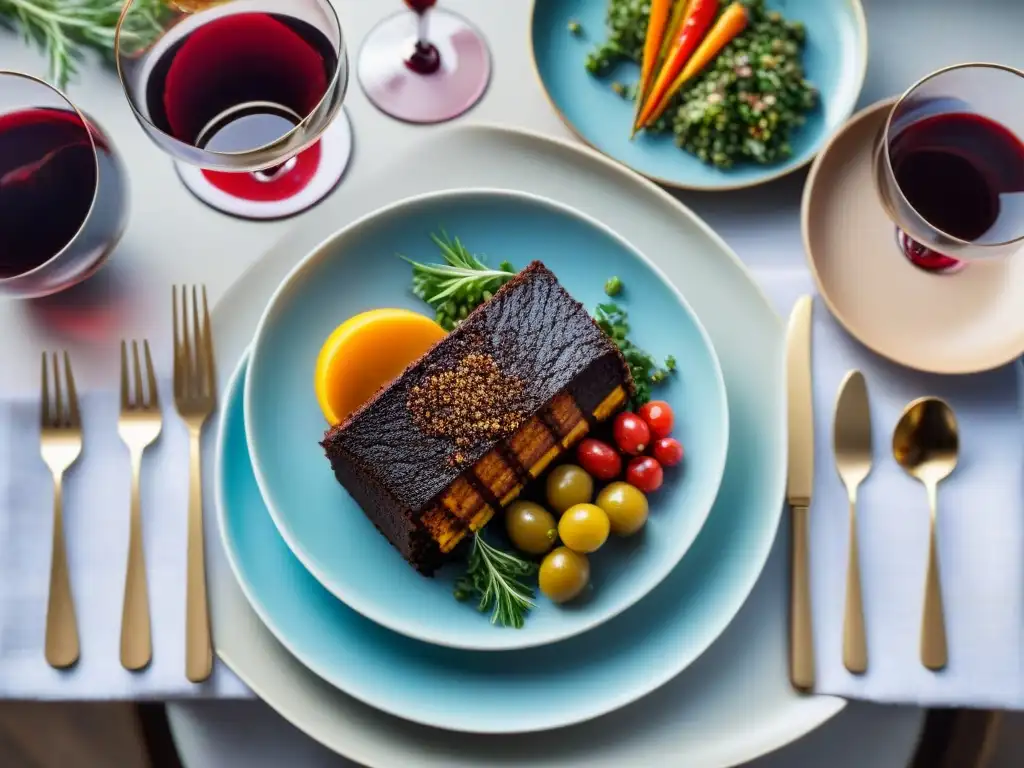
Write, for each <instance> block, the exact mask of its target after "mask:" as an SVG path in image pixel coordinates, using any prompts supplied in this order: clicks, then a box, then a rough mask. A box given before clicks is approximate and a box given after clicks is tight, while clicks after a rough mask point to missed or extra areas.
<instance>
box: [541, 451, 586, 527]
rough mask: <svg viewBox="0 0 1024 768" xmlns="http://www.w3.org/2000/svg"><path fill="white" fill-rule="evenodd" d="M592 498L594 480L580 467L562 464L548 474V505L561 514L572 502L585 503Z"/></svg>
mask: <svg viewBox="0 0 1024 768" xmlns="http://www.w3.org/2000/svg"><path fill="white" fill-rule="evenodd" d="M592 498H594V480H593V478H592V477H591V476H590V475H588V474H587V473H586V471H585V470H584V469H583V468H582V467H577V466H576V465H575V464H563V465H562V466H560V467H555V468H554V469H553V470H551V474H549V475H548V484H547V499H548V506H549V507H551V509H552V510H554V512H555V514H558V515H560V514H562V513H563V512H565V510H567V509H568V508H569V507H571V506H573V505H574V504H586V503H587V502H589V501H590V500H591V499H592Z"/></svg>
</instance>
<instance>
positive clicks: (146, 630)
mask: <svg viewBox="0 0 1024 768" xmlns="http://www.w3.org/2000/svg"><path fill="white" fill-rule="evenodd" d="M142 347H143V350H144V353H145V365H146V379H147V380H148V381H147V383H148V385H149V386H148V390H149V395H148V397H147V395H146V390H145V389H144V388H143V386H142V366H141V365H140V362H139V343H138V342H137V341H133V342H132V363H133V365H132V366H131V372H130V373H129V367H128V343H127V342H125V341H122V342H121V418H120V419H118V422H117V431H118V434H120V435H121V440H123V441H124V444H125V445H127V446H128V454H129V456H130V457H131V467H132V501H131V522H130V531H129V534H128V571H127V574H126V575H125V585H124V609H123V613H122V614H121V665H122V666H123V667H124V668H125V669H129V670H138V669H143V668H145V667H146V666H147V665H148V664H149V662H150V660H151V659H152V658H153V641H152V636H151V630H150V624H149V594H148V590H147V587H146V557H145V554H144V551H143V547H142V497H141V494H140V491H139V488H140V478H141V474H142V454H143V453H144V452H145V450H146V448H147V446H149V445H150V444H151V443H152V442H153V441H154V440H156V438H157V437H158V436H159V434H160V429H161V426H162V424H163V418H162V416H161V414H160V393H159V391H158V390H157V386H156V374H155V373H154V371H153V358H152V357H151V356H150V354H149V342H148V341H143V342H142ZM131 381H134V388H133V386H132V384H131Z"/></svg>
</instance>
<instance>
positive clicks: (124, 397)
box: [121, 339, 131, 411]
mask: <svg viewBox="0 0 1024 768" xmlns="http://www.w3.org/2000/svg"><path fill="white" fill-rule="evenodd" d="M129 408H131V400H130V399H129V397H128V342H126V341H125V340H124V339H121V410H122V411H127V410H128V409H129Z"/></svg>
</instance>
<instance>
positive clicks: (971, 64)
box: [882, 61, 1024, 248]
mask: <svg viewBox="0 0 1024 768" xmlns="http://www.w3.org/2000/svg"><path fill="white" fill-rule="evenodd" d="M958 69H1000V70H1002V71H1004V72H1006V73H1007V74H1010V75H1016V76H1017V77H1019V78H1020V79H1021V81H1022V84H1024V71H1022V70H1019V69H1017V68H1016V67H1011V66H1010V65H1009V64H997V63H996V62H992V61H968V62H962V63H960V64H950V65H949V66H945V67H940V68H939V69H936V70H935V71H934V72H929V73H928V74H927V75H925V76H924V77H922V78H920V79H918V80H917V81H916V82H914V83H913V84H912V85H911V86H910V87H909V88H907V90H905V91H904V92H903V93H902V94H900V97H899V98H898V99H896V101H895V102H893V105H892V108H891V109H890V110H889V114H888V115H887V116H886V118H885V127H884V128H883V130H882V141H883V142H884V145H883V149H884V152H883V154H884V155H885V167H886V171H887V172H888V174H889V177H890V178H892V179H895V178H896V172H895V170H894V169H893V167H892V157H891V156H890V154H889V128H890V127H891V126H892V118H893V115H895V114H896V110H898V109H899V108H900V106H902V105H903V103H904V102H905V101H906V100H907V98H908V97H909V96H910V94H912V93H913V92H914V91H916V90H917V89H918V88H920V87H921V86H922V85H924V84H925V83H927V82H928V81H929V80H933V79H934V78H936V77H939V76H940V75H944V74H946V73H947V72H953V71H955V70H958ZM893 188H894V189H895V190H896V193H897V194H898V195H899V196H900V200H901V201H902V202H903V203H904V204H905V205H906V206H907V208H909V209H910V210H911V211H913V212H914V215H915V216H917V217H918V218H919V219H921V220H922V221H928V220H927V219H925V217H924V216H922V215H921V213H920V212H919V211H918V210H917V209H916V208H915V207H914V206H913V205H911V204H910V201H909V200H908V199H907V196H906V195H904V194H903V190H902V189H900V185H899V184H893ZM928 226H929V227H931V228H932V229H934V230H935V231H936V232H937V233H938V234H940V235H942V236H943V237H945V238H948V239H949V240H951V241H952V242H954V243H957V244H958V245H964V246H970V247H973V248H1002V247H1004V246H1007V245H1013V244H1014V243H1019V242H1024V232H1022V233H1021V234H1019V235H1018V236H1017V237H1014V238H1011V239H1009V240H1005V241H1003V242H999V243H974V242H971V241H970V240H963V239H961V238H959V237H956V236H954V235H951V234H949V233H948V232H946V231H944V230H942V229H939V228H938V227H936V226H935V225H934V224H932V223H931V222H930V221H929V222H928Z"/></svg>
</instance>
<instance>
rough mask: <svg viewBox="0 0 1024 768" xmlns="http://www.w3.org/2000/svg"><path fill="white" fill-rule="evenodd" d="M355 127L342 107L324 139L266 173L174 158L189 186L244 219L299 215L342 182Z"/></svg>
mask: <svg viewBox="0 0 1024 768" xmlns="http://www.w3.org/2000/svg"><path fill="white" fill-rule="evenodd" d="M352 143H353V142H352V125H351V123H350V122H349V119H348V114H347V113H346V112H345V110H344V109H342V110H341V111H340V112H339V113H338V116H337V117H336V118H335V119H334V120H333V121H332V122H331V124H330V125H329V126H327V129H326V130H325V131H324V132H323V134H322V135H321V136H320V140H319V141H317V143H316V144H314V145H312V146H311V147H309V148H307V149H305V150H303V151H302V152H300V153H299V154H298V155H296V156H295V157H293V158H291V159H290V160H287V161H286V162H284V163H282V164H281V165H279V166H277V167H276V168H273V169H270V170H266V171H256V172H253V173H248V172H242V173H238V172H226V171H208V170H204V169H202V168H197V167H196V166H194V165H187V164H185V163H182V162H180V161H175V163H174V166H175V168H176V169H177V171H178V176H180V177H181V180H182V182H184V184H185V187H186V188H187V189H188V190H189V191H190V192H191V193H192V194H193V195H195V196H196V197H197V198H199V200H200V201H202V202H204V203H206V204H207V205H208V206H210V207H211V208H214V209H215V210H218V211H220V212H221V213H226V214H228V215H230V216H237V217H238V218H241V219H254V220H258V221H266V220H270V219H284V218H288V217H289V216H295V215H296V214H299V213H302V212H303V211H305V210H308V209H309V208H312V207H313V206H314V205H316V204H317V203H319V202H320V201H321V200H323V199H324V198H325V197H327V195H329V194H330V193H331V192H333V191H334V188H335V187H337V186H338V183H339V182H340V181H341V179H342V176H344V175H345V170H346V169H347V168H348V164H349V161H350V160H351V158H352Z"/></svg>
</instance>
